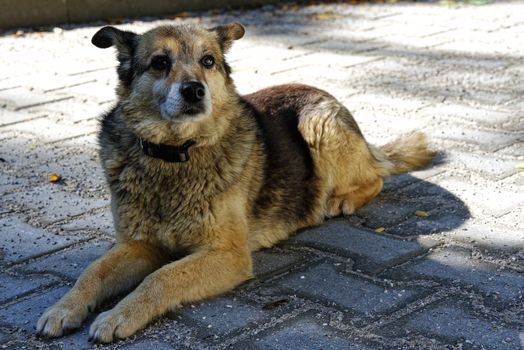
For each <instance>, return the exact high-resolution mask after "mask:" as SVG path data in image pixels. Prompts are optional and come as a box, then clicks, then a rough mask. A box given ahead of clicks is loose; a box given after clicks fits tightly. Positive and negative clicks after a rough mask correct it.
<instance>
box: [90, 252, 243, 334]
mask: <svg viewBox="0 0 524 350" xmlns="http://www.w3.org/2000/svg"><path fill="white" fill-rule="evenodd" d="M235 245H236V244H234V245H233V247H232V249H225V248H220V249H205V250H201V251H198V252H196V253H193V254H191V255H189V256H186V257H185V258H183V259H181V260H178V261H176V262H173V263H170V264H168V265H164V266H163V267H162V268H160V269H158V270H157V271H155V272H154V273H152V274H151V275H149V276H148V277H147V278H146V279H144V281H143V282H142V283H141V284H140V285H139V286H138V287H137V289H136V290H135V291H134V292H133V293H131V294H129V295H128V296H127V297H126V298H124V299H123V300H122V301H121V302H120V303H118V305H116V306H115V307H114V308H113V309H112V310H109V311H107V312H104V313H102V314H100V315H99V316H98V317H97V319H96V320H95V321H94V322H93V324H92V325H91V328H90V330H89V335H90V338H91V339H92V340H93V341H94V342H102V343H107V342H111V341H113V340H115V339H117V338H126V337H129V336H131V335H133V334H134V333H135V332H136V331H138V330H139V329H141V328H143V327H144V326H146V325H147V324H148V323H149V322H150V321H151V320H153V319H154V318H156V317H158V316H161V315H163V314H164V313H166V312H167V311H169V310H172V309H174V308H175V307H177V306H178V305H180V304H181V303H185V302H192V301H198V300H201V299H204V298H208V297H211V296H215V295H217V294H220V293H223V292H226V291H228V290H231V289H232V288H233V287H235V286H236V285H238V284H240V283H241V282H243V281H245V280H246V279H248V278H250V277H251V256H250V253H249V250H248V248H247V244H245V246H243V247H242V248H240V247H238V245H237V246H236V247H235Z"/></svg>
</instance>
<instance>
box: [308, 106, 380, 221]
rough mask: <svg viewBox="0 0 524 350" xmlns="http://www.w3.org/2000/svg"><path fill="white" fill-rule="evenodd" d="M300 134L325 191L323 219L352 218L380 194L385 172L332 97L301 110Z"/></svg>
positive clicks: (351, 118)
mask: <svg viewBox="0 0 524 350" xmlns="http://www.w3.org/2000/svg"><path fill="white" fill-rule="evenodd" d="M299 130H300V131H301V133H302V135H303V137H304V139H305V140H306V142H307V143H308V145H309V148H310V151H311V155H312V158H313V161H314V163H315V172H316V174H317V175H318V176H319V177H320V178H321V180H322V183H323V191H324V197H325V200H324V203H325V208H324V215H325V216H328V217H334V216H338V215H341V214H344V215H349V214H352V213H353V212H354V211H355V210H356V209H358V208H360V207H362V206H363V205H364V204H366V203H368V202H369V201H371V200H372V199H373V198H374V197H375V196H377V195H378V194H379V193H380V191H381V190H382V184H383V180H382V177H383V175H384V172H383V171H382V168H381V166H379V164H378V163H377V161H376V159H375V157H374V155H373V153H372V152H371V150H370V148H369V147H368V144H367V143H366V140H365V139H364V137H363V136H362V133H361V132H360V129H359V128H358V126H357V124H356V122H355V120H354V119H353V116H352V115H351V113H350V112H349V111H348V110H347V109H346V108H345V107H344V106H343V105H341V104H340V103H339V102H338V101H337V100H336V99H334V98H333V97H331V96H329V97H325V99H324V100H323V101H321V102H320V103H317V104H316V105H313V106H306V108H304V109H303V111H302V114H301V116H300V120H299Z"/></svg>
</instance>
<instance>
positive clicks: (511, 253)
mask: <svg viewBox="0 0 524 350" xmlns="http://www.w3.org/2000/svg"><path fill="white" fill-rule="evenodd" d="M523 13H524V2H523V1H493V4H488V5H482V6H463V7H446V6H443V5H441V4H438V3H433V4H430V3H424V4H420V3H419V4H414V3H400V4H389V5H370V4H367V5H357V6H353V5H318V6H306V7H298V6H294V5H288V6H284V7H272V6H268V7H263V8H260V9H256V10H250V11H232V12H227V13H223V12H220V11H218V12H217V11H215V12H207V13H197V14H189V16H188V15H187V14H184V16H181V17H180V18H177V19H174V18H173V17H171V19H162V20H161V19H147V20H143V21H131V20H129V21H125V23H124V24H122V25H121V27H122V28H125V29H128V30H135V31H138V32H142V31H145V30H147V29H149V28H151V27H153V26H156V25H158V24H160V23H194V22H197V23H201V24H203V25H209V26H212V25H216V24H217V23H225V22H230V21H239V22H241V23H243V24H244V25H245V26H246V28H247V34H246V37H245V38H244V39H242V40H240V41H238V42H235V45H234V47H233V49H232V51H231V53H230V54H229V56H228V57H229V61H230V64H231V66H232V67H233V70H234V78H235V80H236V83H237V87H238V90H239V91H240V92H242V93H248V92H252V91H254V90H256V89H259V88H262V87H265V86H268V85H273V84H279V83H284V82H302V83H307V84H311V85H316V86H319V87H322V88H323V89H325V90H327V91H329V92H331V93H332V94H333V95H335V96H336V97H337V98H339V99H340V100H342V101H344V103H345V104H346V106H347V107H348V108H349V109H350V110H351V111H353V112H354V115H355V118H356V119H357V121H358V122H359V124H360V126H361V128H362V131H363V133H364V134H365V136H366V137H367V138H368V140H370V141H371V142H372V143H375V144H381V143H385V142H387V141H388V140H390V139H392V138H393V137H395V136H398V135H400V134H402V133H404V132H407V131H409V130H412V129H422V130H424V131H426V132H427V133H428V134H429V135H430V137H431V140H432V145H433V147H434V148H435V149H437V150H438V151H439V155H438V156H437V158H436V160H435V162H434V164H433V165H432V166H431V167H429V168H427V169H425V170H422V171H419V172H415V173H412V174H410V175H402V176H399V177H395V178H391V179H390V180H388V182H387V183H386V186H385V190H384V192H383V193H382V194H381V195H380V196H379V197H378V198H377V199H376V200H375V201H374V202H372V203H371V204H370V205H368V206H367V207H365V208H364V209H362V210H360V211H359V212H358V213H357V214H356V215H354V216H351V217H347V218H338V219H335V220H331V221H329V222H327V223H326V224H325V225H322V226H320V227H317V228H314V229H310V230H306V231H303V232H301V233H300V234H298V235H297V236H295V237H294V238H292V239H290V240H289V241H286V242H283V243H282V244H280V245H279V246H277V247H275V248H274V249H270V250H266V251H263V252H260V253H257V254H255V257H254V258H255V272H256V278H255V279H253V280H251V281H250V282H248V283H246V284H244V285H243V286H241V287H240V288H238V289H236V290H235V291H234V292H232V293H229V294H227V295H224V296H223V297H220V298H216V299H213V300H209V301H207V302H205V303H202V304H198V305H187V306H185V307H182V308H180V309H178V310H175V311H174V312H172V313H171V314H170V315H168V317H164V318H162V319H160V320H158V321H157V322H156V323H155V324H154V325H152V326H151V327H149V328H147V329H146V330H145V331H142V332H139V333H138V334H137V335H136V336H134V337H133V338H131V339H128V340H125V341H121V342H118V343H116V344H114V345H111V346H110V347H111V348H113V347H116V348H126V349H150V348H154V349H157V350H160V349H171V348H176V349H207V348H236V349H256V348H260V349H408V348H413V349H481V348H486V349H520V348H521V347H522V346H523V344H524V334H523V333H522V331H523V330H524V302H523V296H522V293H523V290H524V276H523V271H524V250H523V248H524V219H523V218H524V209H523V203H524V196H523V189H524V170H522V168H523V167H524V128H523V125H524V100H523V97H522V96H523V90H524V83H523V82H524V60H523V58H524V45H523V43H524V18H523V16H522V14H523ZM102 25H104V23H97V24H91V25H85V26H74V27H66V28H54V29H53V28H50V29H49V31H46V32H41V31H36V32H23V31H20V32H17V33H15V32H12V33H8V34H5V35H4V36H2V37H0V47H1V50H0V60H1V62H2V68H1V73H0V106H1V107H2V108H1V109H0V157H1V158H2V159H1V161H0V192H1V194H2V199H1V201H0V235H1V236H0V266H1V272H0V346H1V347H2V348H6V349H22V348H24V347H25V348H26V349H33V348H44V349H45V348H53V349H54V348H67V349H81V348H89V347H91V345H90V344H89V343H88V342H87V338H88V336H87V327H88V325H89V322H90V321H92V320H93V318H90V319H89V320H88V322H87V323H86V325H85V326H84V327H83V328H82V329H80V330H79V331H78V332H76V333H73V334H71V335H68V336H66V337H65V338H62V339H58V340H54V341H45V340H41V339H38V338H35V336H34V326H35V323H36V320H37V319H38V317H39V316H40V314H41V313H42V311H43V310H44V308H45V307H47V306H49V305H50V304H52V303H53V302H54V301H56V300H57V299H58V298H59V297H60V296H61V295H63V294H64V292H65V291H66V290H67V289H68V288H70V287H71V285H72V283H73V282H74V281H75V279H76V277H77V276H78V275H79V273H80V272H81V271H82V270H83V269H84V268H85V266H87V265H88V263H89V262H91V261H93V260H94V259H95V258H96V257H98V256H100V255H101V254H102V253H103V252H104V251H105V250H106V249H107V248H108V247H109V246H110V245H111V244H112V242H113V236H112V230H113V229H112V221H111V220H112V219H111V216H110V213H109V199H108V191H107V188H106V186H105V183H104V179H103V174H102V171H101V167H100V165H99V163H98V157H97V145H96V130H97V127H98V125H97V115H98V114H100V113H101V112H103V111H105V110H107V109H109V108H110V106H111V104H112V103H113V101H114V91H113V89H114V86H115V83H116V73H115V71H114V66H115V59H114V52H113V51H112V50H100V49H97V48H95V47H94V46H92V45H91V44H90V38H91V36H92V35H93V34H94V33H95V32H96V30H97V28H99V27H100V26H102ZM519 168H520V170H519ZM51 174H57V175H59V176H60V178H61V180H60V181H58V182H57V183H51V182H49V180H50V179H49V176H50V175H51ZM377 231H378V232H377ZM113 305H114V302H112V303H109V304H106V305H104V307H103V308H110V307H111V306H113Z"/></svg>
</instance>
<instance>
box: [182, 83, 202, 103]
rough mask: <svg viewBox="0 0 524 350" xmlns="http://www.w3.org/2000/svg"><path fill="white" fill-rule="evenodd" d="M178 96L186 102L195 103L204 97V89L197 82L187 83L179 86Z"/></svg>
mask: <svg viewBox="0 0 524 350" xmlns="http://www.w3.org/2000/svg"><path fill="white" fill-rule="evenodd" d="M180 94H181V95H182V97H183V98H184V100H185V101H186V102H189V103H195V102H199V101H202V99H203V98H204V96H206V89H205V87H204V85H202V83H200V82H198V81H187V82H184V83H182V85H181V86H180Z"/></svg>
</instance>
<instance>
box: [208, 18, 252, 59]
mask: <svg viewBox="0 0 524 350" xmlns="http://www.w3.org/2000/svg"><path fill="white" fill-rule="evenodd" d="M210 31H213V32H216V33H217V34H218V41H219V43H220V46H221V47H222V50H223V51H224V52H225V51H227V50H229V48H230V47H231V45H232V44H233V40H238V39H240V38H242V37H243V36H244V34H245V33H246V29H245V28H244V26H243V25H242V24H240V23H238V22H233V23H228V24H224V25H223V26H218V27H214V28H211V29H210Z"/></svg>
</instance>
